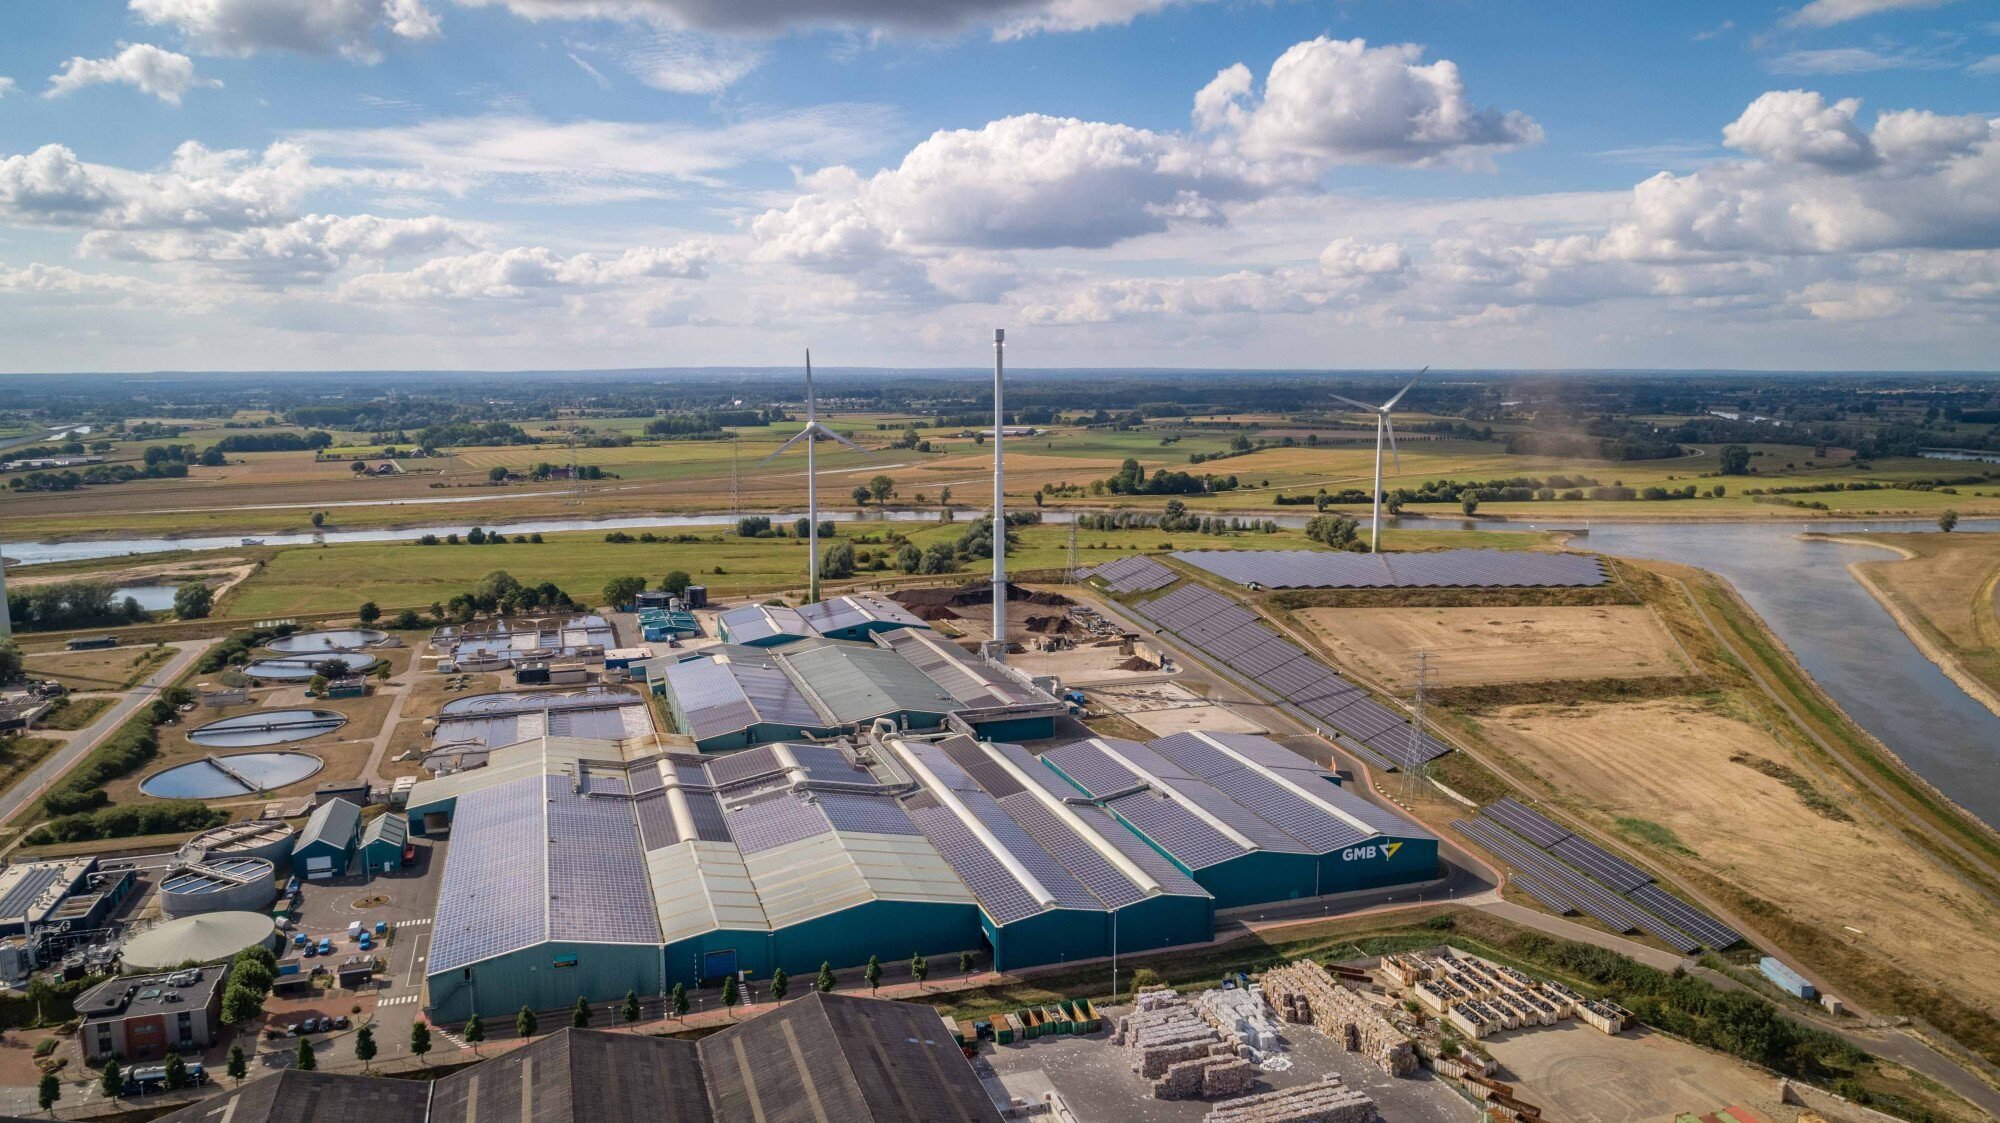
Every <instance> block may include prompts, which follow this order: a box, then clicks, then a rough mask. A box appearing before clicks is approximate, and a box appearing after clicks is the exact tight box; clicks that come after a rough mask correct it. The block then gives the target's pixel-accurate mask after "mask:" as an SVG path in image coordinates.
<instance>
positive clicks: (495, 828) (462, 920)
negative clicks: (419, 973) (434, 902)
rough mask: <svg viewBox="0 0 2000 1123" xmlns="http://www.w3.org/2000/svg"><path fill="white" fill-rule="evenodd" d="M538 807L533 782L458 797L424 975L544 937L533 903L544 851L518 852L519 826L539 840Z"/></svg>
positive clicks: (537, 903)
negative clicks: (451, 848)
mask: <svg viewBox="0 0 2000 1123" xmlns="http://www.w3.org/2000/svg"><path fill="white" fill-rule="evenodd" d="M544 800H545V796H544V794H543V777H542V776H540V775H535V776H524V777H522V778H520V779H518V780H511V781H508V782H505V783H501V784H495V785H493V786H492V787H489V788H484V789H481V790H479V791H476V792H470V793H467V794H466V795H464V796H461V797H460V798H459V800H458V806H457V808H456V810H455V811H454V812H453V814H452V837H453V839H454V841H456V842H458V843H459V844H460V845H459V846H458V847H457V848H456V849H455V850H454V852H453V854H452V860H451V861H449V862H446V863H445V867H444V876H443V879H442V881H441V882H440V884H439V888H438V906H437V913H436V917H435V920H434V921H433V923H432V926H431V933H432V935H431V946H430V952H429V960H428V962H427V964H426V967H427V969H428V970H430V971H432V972H438V971H450V970H453V969H454V968H458V967H463V966H466V965H467V964H471V963H477V962H479V961H481V960H484V959H491V958H493V957H494V956H497V955H504V954H506V953H508V952H510V951H518V950H520V949H521V948H524V947H529V946H531V945H533V944H535V943H538V942H540V941H542V940H544V939H546V938H547V924H548V915H547V912H546V911H545V910H544V909H543V907H542V904H541V902H542V899H543V898H542V885H543V878H544V876H545V870H546V863H547V861H548V849H547V847H546V846H543V845H539V844H538V845H534V846H527V847H523V846H521V845H519V839H520V837H521V834H522V831H523V829H524V826H523V825H524V824H528V827H527V829H530V830H532V831H533V832H534V837H540V836H541V830H542V817H543V810H542V808H543V804H544Z"/></svg>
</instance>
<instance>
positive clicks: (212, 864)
mask: <svg viewBox="0 0 2000 1123" xmlns="http://www.w3.org/2000/svg"><path fill="white" fill-rule="evenodd" d="M277 898H278V881H277V874H276V871H275V869H274V867H273V866H272V865H271V863H270V862H268V861H265V860H264V859H262V858H241V857H218V856H210V857H208V858H205V859H203V860H202V861H201V862H200V863H198V864H194V865H185V866H175V867H173V868H172V869H170V870H168V871H167V876H166V878H165V879H164V880H162V881H161V882H160V911H161V912H163V913H165V914H166V915H168V916H199V915H201V914H204V913H212V912H249V911H251V910H255V909H262V908H266V907H268V906H269V905H270V903H271V902H272V901H274V900H277Z"/></svg>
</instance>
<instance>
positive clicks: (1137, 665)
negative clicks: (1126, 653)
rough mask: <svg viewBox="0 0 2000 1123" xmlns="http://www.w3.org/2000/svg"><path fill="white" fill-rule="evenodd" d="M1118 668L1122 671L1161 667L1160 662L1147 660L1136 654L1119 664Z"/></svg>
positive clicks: (1148, 669) (1150, 669) (1153, 669)
mask: <svg viewBox="0 0 2000 1123" xmlns="http://www.w3.org/2000/svg"><path fill="white" fill-rule="evenodd" d="M1118 669H1119V670H1121V671H1157V670H1159V669H1160V665H1159V664H1158V663H1150V662H1147V661H1146V660H1145V659H1144V658H1142V657H1140V656H1137V655H1134V656H1132V657H1131V658H1130V659H1127V660H1125V661H1124V662H1123V663H1120V664H1118Z"/></svg>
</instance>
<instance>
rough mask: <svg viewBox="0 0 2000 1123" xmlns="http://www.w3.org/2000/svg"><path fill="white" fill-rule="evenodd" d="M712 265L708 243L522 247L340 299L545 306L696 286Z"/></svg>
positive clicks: (388, 275) (457, 259)
mask: <svg viewBox="0 0 2000 1123" xmlns="http://www.w3.org/2000/svg"><path fill="white" fill-rule="evenodd" d="M715 257H716V248H715V246H714V245H713V244H712V243H710V242H708V241H707V240H705V239H692V240H689V241H685V242H681V243H678V244H675V245H671V246H635V247H632V248H631V249H628V250H625V251H624V252H623V253H621V254H618V255H616V256H608V257H607V256H604V255H601V254H595V253H578V254H572V255H570V256H567V257H565V256H563V255H562V254H559V253H556V252H555V251H553V250H550V249H547V248H544V247H541V246H519V247H515V248H513V249H507V250H499V251H491V250H487V251H481V252H478V253H470V254H457V255H453V256H449V257H439V258H432V259H431V260H429V261H426V262H424V263H423V264H421V265H418V266H417V267H415V268H413V269H409V270H406V271H403V272H381V273H365V274H362V275H361V276H358V277H355V278H353V279H351V280H349V281H348V282H347V283H346V284H344V285H343V286H342V287H341V295H342V296H343V297H345V298H347V299H349V300H354V301H360V302H403V301H443V300H515V299H523V298H537V297H540V298H548V297H550V296H552V295H555V294H558V293H560V292H561V291H562V290H564V289H578V288H602V287H605V286H611V285H617V284H620V283H623V282H632V281H643V280H646V279H678V280H700V279H703V278H705V277H707V276H708V266H709V265H710V263H712V262H713V261H714V260H715Z"/></svg>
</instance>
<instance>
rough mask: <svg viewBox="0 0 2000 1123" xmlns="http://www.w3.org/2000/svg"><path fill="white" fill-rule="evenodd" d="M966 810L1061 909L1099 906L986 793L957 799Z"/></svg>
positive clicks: (968, 793) (1032, 837) (1068, 873)
mask: <svg viewBox="0 0 2000 1123" xmlns="http://www.w3.org/2000/svg"><path fill="white" fill-rule="evenodd" d="M960 798H961V801H962V802H963V803H964V804H965V809H966V810H967V811H970V812H971V813H972V814H973V817H975V818H977V819H978V820H979V821H980V823H981V824H982V825H984V826H985V827H986V830H987V833H989V834H991V835H992V836H993V838H994V840H995V841H997V842H998V843H999V844H1000V846H1001V847H1002V848H1003V849H1005V850H1006V851H1007V853H1008V855H1009V856H1011V857H1012V858H1013V859H1014V860H1015V861H1017V862H1019V863H1021V865H1022V866H1024V867H1026V868H1027V871H1028V872H1029V873H1030V874H1032V875H1033V876H1034V878H1035V880H1036V881H1039V882H1041V883H1042V888H1044V889H1046V890H1048V891H1049V894H1050V895H1051V896H1053V897H1054V898H1055V901H1056V904H1057V905H1058V906H1060V907H1062V908H1071V909H1095V908H1099V907H1101V905H1102V902H1100V901H1099V900H1098V899H1097V898H1096V897H1094V896H1092V895H1091V892H1090V890H1089V889H1087V888H1085V887H1084V884H1083V882H1081V881H1079V880H1077V877H1076V875H1075V874H1073V873H1071V872H1070V871H1069V869H1068V868H1067V867H1065V866H1064V865H1063V864H1062V863H1061V862H1058V861H1056V859H1055V855H1053V854H1051V853H1049V852H1048V851H1047V850H1045V849H1043V847H1042V844H1041V843H1039V842H1036V841H1035V838H1034V836H1033V835H1031V834H1029V833H1028V832H1027V831H1026V830H1024V829H1023V828H1022V826H1021V824H1020V823H1017V822H1015V821H1014V818H1013V816H1011V815H1009V814H1007V811H1006V809H1005V808H1003V807H1001V806H1000V803H999V801H998V800H995V799H994V798H993V797H992V796H990V795H987V794H986V793H985V792H967V793H965V794H964V795H963V796H961V797H960Z"/></svg>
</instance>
